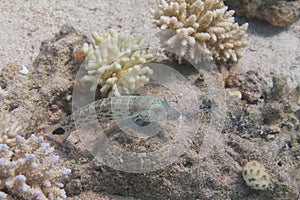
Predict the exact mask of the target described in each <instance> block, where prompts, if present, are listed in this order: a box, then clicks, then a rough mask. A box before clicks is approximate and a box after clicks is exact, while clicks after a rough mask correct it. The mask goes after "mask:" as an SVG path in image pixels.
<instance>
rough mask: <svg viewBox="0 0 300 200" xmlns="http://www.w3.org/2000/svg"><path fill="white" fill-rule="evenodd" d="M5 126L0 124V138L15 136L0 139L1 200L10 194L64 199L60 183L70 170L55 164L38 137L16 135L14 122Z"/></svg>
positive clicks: (27, 197) (55, 161)
mask: <svg viewBox="0 0 300 200" xmlns="http://www.w3.org/2000/svg"><path fill="white" fill-rule="evenodd" d="M5 119H10V118H9V117H7V118H5ZM4 124H5V121H4V122H3V121H1V124H0V127H1V128H0V131H1V135H2V138H3V135H6V134H5V133H9V134H10V135H16V136H15V139H14V140H13V139H10V140H7V139H6V140H3V139H2V141H1V144H0V190H2V191H1V192H0V199H6V198H7V196H9V195H11V196H14V197H18V198H22V199H66V194H65V191H64V190H63V189H62V187H63V184H62V182H61V181H62V179H63V178H65V177H66V176H67V175H68V174H69V173H70V170H69V169H67V168H64V167H60V166H59V165H58V163H59V156H57V155H55V154H54V153H53V151H54V148H52V147H50V145H49V144H48V143H46V142H45V141H44V140H43V137H41V136H40V137H37V136H35V135H31V136H30V137H29V138H28V139H27V140H26V139H24V138H23V137H22V136H20V135H18V134H17V133H16V132H18V131H19V130H20V127H19V126H18V125H17V123H16V122H15V123H14V124H13V125H11V126H10V125H7V124H6V125H4ZM3 130H4V133H3ZM14 131H16V132H14ZM12 141H13V142H12ZM3 189H5V190H3ZM6 191H8V192H9V195H8V194H6V193H5V192H6Z"/></svg>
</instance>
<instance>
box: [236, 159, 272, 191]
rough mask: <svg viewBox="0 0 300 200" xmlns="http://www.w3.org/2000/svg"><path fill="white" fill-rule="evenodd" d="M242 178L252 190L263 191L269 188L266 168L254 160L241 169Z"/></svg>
mask: <svg viewBox="0 0 300 200" xmlns="http://www.w3.org/2000/svg"><path fill="white" fill-rule="evenodd" d="M242 175H243V178H244V180H245V182H246V184H247V185H248V186H249V187H251V188H252V189H256V190H265V189H267V188H268V187H269V184H270V176H269V174H268V173H267V172H266V168H265V167H264V166H263V165H262V164H261V163H259V162H257V161H256V160H253V161H250V162H248V163H247V164H246V165H245V167H244V168H243V172H242Z"/></svg>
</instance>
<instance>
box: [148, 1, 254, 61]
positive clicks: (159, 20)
mask: <svg viewBox="0 0 300 200" xmlns="http://www.w3.org/2000/svg"><path fill="white" fill-rule="evenodd" d="M234 12H235V11H233V10H229V11H228V10H227V6H225V5H224V3H223V1H221V0H205V1H204V0H186V1H184V0H161V4H160V6H159V9H158V10H156V11H154V12H153V15H154V18H155V19H156V25H157V26H158V27H160V28H161V29H162V30H173V31H172V33H171V34H168V35H167V34H163V35H164V36H162V43H163V45H164V47H165V48H166V50H167V51H168V52H171V53H172V54H175V57H177V58H178V59H179V61H180V59H181V57H185V58H186V59H188V60H192V61H194V62H195V63H198V62H199V61H201V60H203V59H208V60H215V61H216V62H227V61H231V62H237V61H238V59H239V58H240V57H241V56H242V49H243V48H244V47H246V45H247V43H246V42H245V41H243V39H244V37H245V35H246V30H247V28H248V24H247V23H245V24H243V25H242V26H239V25H238V23H235V22H234V21H235V20H234V17H233V14H234ZM165 35H167V36H165Z"/></svg>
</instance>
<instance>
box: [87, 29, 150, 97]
mask: <svg viewBox="0 0 300 200" xmlns="http://www.w3.org/2000/svg"><path fill="white" fill-rule="evenodd" d="M92 37H93V39H94V40H95V44H94V45H92V44H87V43H85V44H84V45H83V47H82V51H83V52H84V53H85V55H86V59H87V63H86V65H85V69H86V70H87V73H88V74H87V75H84V76H83V77H82V81H87V82H91V83H92V86H91V91H95V90H96V88H97V86H98V85H100V86H101V89H100V92H101V93H102V94H104V95H106V94H107V96H120V95H121V94H131V93H132V92H134V91H135V90H136V89H138V88H139V87H141V86H143V85H144V84H146V83H147V82H148V81H149V78H148V75H151V74H152V70H151V69H150V68H149V67H147V66H143V65H144V64H145V63H148V62H150V61H151V60H152V58H153V56H152V54H150V53H148V51H147V47H145V46H141V45H140V41H141V36H135V35H132V34H130V33H128V32H121V33H117V31H115V30H109V31H108V32H106V33H96V32H93V33H92Z"/></svg>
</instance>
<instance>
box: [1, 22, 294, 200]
mask: <svg viewBox="0 0 300 200" xmlns="http://www.w3.org/2000/svg"><path fill="white" fill-rule="evenodd" d="M82 42H86V38H85V37H84V35H83V34H82V33H79V32H78V31H76V30H75V29H74V28H72V27H68V26H64V27H62V29H61V30H60V31H59V33H58V34H56V35H55V37H54V38H52V39H49V40H45V41H44V42H43V43H42V44H41V48H40V49H41V50H40V53H39V55H38V57H37V58H36V60H35V62H34V65H33V69H32V70H29V71H30V73H29V74H28V75H27V76H25V75H22V76H20V77H18V72H17V71H16V72H15V75H17V76H15V75H14V76H13V78H14V79H16V78H17V77H18V78H19V79H18V81H17V83H23V84H15V83H16V81H15V80H13V81H11V80H9V81H3V82H4V83H5V84H6V87H5V89H3V90H5V92H6V94H7V96H6V97H5V98H3V99H1V101H0V105H1V108H3V109H7V110H12V112H13V114H14V116H15V117H16V118H17V119H18V121H19V119H22V118H23V117H24V115H26V118H27V121H25V120H22V121H19V122H20V123H19V124H22V127H23V126H25V125H26V126H27V125H28V123H32V124H31V125H30V127H31V128H30V127H29V128H28V129H26V133H31V132H37V131H35V130H40V129H42V128H48V127H49V126H51V125H52V124H54V123H58V122H60V121H61V120H62V119H63V118H64V117H66V115H67V114H70V113H69V112H70V107H71V105H70V104H69V103H68V101H67V99H66V96H69V95H70V94H71V93H70V92H71V91H72V86H69V85H72V84H71V83H72V80H73V79H74V77H75V74H76V72H77V69H78V65H77V63H76V62H75V60H74V57H73V53H74V52H73V50H74V48H76V47H78V48H79V47H81V44H82ZM185 66H188V65H185ZM185 69H187V68H186V67H185V68H184V70H185ZM243 75H244V76H245V77H243V78H238V79H237V80H238V81H239V83H238V84H239V85H238V88H241V90H240V91H241V93H242V99H239V98H237V97H236V96H233V97H230V98H228V101H226V103H227V106H228V109H227V110H228V113H227V119H226V123H227V124H230V126H229V125H228V126H227V127H224V129H223V132H222V134H221V136H220V138H218V141H216V142H217V145H215V146H214V147H213V148H212V149H211V154H210V156H207V157H205V159H201V160H199V155H200V154H202V153H203V152H202V151H200V150H201V148H200V147H201V144H202V143H203V135H205V132H206V130H205V129H204V128H202V127H201V129H199V130H198V131H197V134H196V137H195V138H194V139H193V141H192V146H191V147H190V148H189V149H188V150H187V152H186V153H185V154H184V155H182V156H181V157H180V158H179V159H178V160H176V161H174V163H173V164H172V165H169V166H167V167H165V168H163V169H161V170H158V171H155V172H149V173H141V174H138V173H137V174H131V173H127V172H122V171H117V170H114V169H112V168H110V167H107V166H101V165H100V166H99V165H97V166H95V165H94V163H93V162H92V161H91V160H92V157H91V155H90V154H88V153H87V152H85V151H84V149H85V147H83V144H82V142H80V140H78V139H77V137H76V133H75V134H73V135H71V137H70V140H69V141H68V143H64V144H60V143H56V142H53V143H52V144H51V145H52V146H54V147H55V149H56V151H57V152H59V153H60V155H61V159H63V160H64V161H65V162H66V163H71V166H70V167H71V168H72V174H71V175H70V176H69V179H68V180H67V182H66V183H65V187H64V188H65V191H66V194H67V196H68V199H88V198H91V196H92V195H95V196H97V195H98V196H97V197H95V196H92V197H95V198H94V199H101V197H99V196H102V195H103V196H105V197H106V198H107V199H108V197H107V195H110V194H117V195H120V196H123V197H121V198H119V199H124V197H125V198H126V197H130V198H139V199H201V200H202V199H203V200H208V199H260V200H262V199H298V197H299V190H298V189H299V173H298V176H296V178H295V176H293V175H292V174H293V173H294V172H295V170H299V167H300V166H299V163H300V157H299V155H300V154H299V149H300V142H299V141H300V134H299V131H297V130H294V131H292V130H293V129H288V130H287V131H285V130H284V129H279V130H277V131H276V132H275V133H274V132H271V130H270V129H271V126H269V125H267V124H264V118H263V117H262V110H261V109H260V108H261V107H263V101H264V98H261V97H262V96H263V97H265V98H268V99H270V100H268V101H269V102H270V103H271V101H272V100H271V99H273V101H277V100H278V99H280V98H279V97H277V98H276V99H277V100H275V97H276V95H275V93H274V95H266V96H265V95H263V92H262V91H263V90H266V88H267V87H270V86H267V85H265V84H264V82H265V79H263V80H261V77H259V76H257V73H249V74H243ZM186 76H187V80H188V81H189V82H190V84H191V85H192V87H193V88H194V89H196V90H197V95H199V102H201V101H202V104H203V105H201V103H200V105H199V106H201V108H200V109H201V110H204V111H205V112H206V111H207V110H208V111H207V112H214V109H215V108H216V107H218V106H220V104H219V103H218V102H217V101H216V102H214V101H213V100H211V102H209V99H207V100H205V101H203V99H205V98H202V97H203V96H205V94H206V93H207V87H206V85H207V82H206V78H205V76H203V77H200V78H199V75H198V74H192V75H190V74H187V75H186ZM26 77H29V80H30V81H31V82H29V83H27V84H24V80H26V79H25V78H26ZM198 78H199V79H198ZM1 80H2V78H1V76H0V81H1ZM26 81H27V80H26ZM176 81H177V80H176V79H172V82H170V84H171V85H173V84H175V83H176ZM278 82H279V81H278ZM33 83H34V84H33ZM54 83H56V84H54ZM1 86H2V85H1ZM150 86H151V87H150ZM147 87H149V88H150V90H152V91H153V92H152V93H151V94H154V95H157V93H156V92H157V91H158V92H161V93H164V95H165V96H164V97H165V98H167V99H169V97H170V96H172V94H170V93H169V91H168V90H163V88H161V87H160V88H158V90H157V88H153V86H152V85H149V86H147ZM277 88H280V87H277ZM173 89H174V90H175V91H176V92H182V90H181V88H173ZM242 89H243V90H245V91H242ZM276 90H277V91H278V89H274V90H273V91H276ZM24 91H25V92H24ZM299 91H300V89H299V88H298V89H294V88H289V87H287V86H286V89H285V92H286V93H290V92H291V95H290V97H289V101H290V103H291V109H292V113H291V114H293V115H294V117H295V116H297V117H298V119H299V115H300V114H299V113H300V111H299V107H298V108H297V107H296V106H297V102H298V105H300V100H299V96H300V95H299V94H300V93H299ZM84 92H86V90H84ZM248 93H249V94H254V95H253V96H249V98H248V97H247V98H245V96H246V94H248ZM83 94H84V93H83ZM266 94H269V93H268V92H267V93H266ZM277 94H278V95H283V97H284V98H285V97H286V94H285V93H284V92H283V93H279V92H278V93H277ZM167 95H169V96H167ZM297 95H298V96H297ZM1 97H2V96H1ZM185 98H186V99H188V98H190V97H189V96H187V97H185ZM173 102H176V100H175V99H174V101H173ZM184 106H185V107H184V108H185V109H190V107H191V106H190V104H189V103H186V104H185V105H184ZM297 110H298V111H297ZM12 112H11V113H12ZM26 112H28V113H29V114H30V115H28V116H27V114H26ZM291 114H284V115H283V116H284V119H289V118H286V117H287V116H289V115H291ZM205 116H208V117H209V115H205ZM269 116H270V115H269ZM265 118H268V116H267V115H266V116H265ZM291 119H293V118H291ZM49 120H51V121H50V122H49ZM203 120H206V121H209V120H213V119H209V118H205V117H203ZM293 121H294V120H292V121H291V122H293ZM21 122H22V123H21ZM280 122H284V120H283V121H280V120H279V121H278V122H276V123H275V124H274V125H278V124H280ZM298 122H299V121H298ZM272 125H273V124H272ZM226 128H227V129H226ZM295 128H296V127H295ZM269 130H270V131H269ZM22 132H24V131H22ZM116 132H117V130H116V131H113V133H112V135H111V137H110V138H111V139H112V140H113V142H116V143H119V144H121V145H123V146H122V147H121V148H124V149H129V148H127V147H126V146H127V145H128V146H129V145H132V146H133V144H136V143H135V141H132V140H131V139H130V138H129V137H128V136H127V135H126V134H124V133H116ZM168 132H172V131H167V132H166V133H167V134H168ZM24 134H25V132H24ZM108 134H110V133H108ZM171 134H172V133H171ZM171 136H173V135H171ZM268 136H272V137H268ZM26 138H28V137H26ZM265 138H266V139H265ZM267 138H269V139H267ZM153 140H154V142H155V143H151V145H152V144H153V145H152V146H151V145H149V146H148V145H145V143H141V144H140V145H139V146H138V148H140V150H141V151H144V149H146V150H149V147H150V148H152V147H153V148H156V147H157V146H158V145H160V144H162V143H163V142H164V141H165V140H168V138H167V139H166V138H165V136H162V135H161V134H160V133H159V134H158V135H157V136H155V137H153ZM167 142H168V141H167ZM55 145H56V146H55ZM135 150H136V149H134V151H135ZM150 150H151V149H150ZM71 151H72V153H70V152H71ZM86 158H89V159H88V161H86V162H84V163H82V162H80V160H86ZM248 160H258V161H260V162H261V163H265V164H267V163H268V165H267V166H266V165H265V167H268V173H269V175H270V177H272V182H273V183H274V189H273V191H272V192H268V191H253V190H251V189H250V188H249V187H248V186H247V185H246V184H245V182H244V180H243V178H242V175H241V171H242V168H243V166H244V165H245V163H246V161H248ZM292 172H293V173H292ZM220 177H222V178H220ZM20 178H21V177H20ZM295 179H296V182H295ZM297 184H298V185H297ZM1 192H2V193H1ZM1 192H0V197H3V196H5V194H4V193H7V194H8V195H7V196H9V195H10V193H9V190H8V189H4V188H3V189H1ZM103 193H105V195H104V194H103ZM76 195H81V196H76ZM72 196H73V197H72ZM105 197H103V198H105ZM7 198H8V197H7ZM14 199H16V198H14ZM116 199H118V198H116Z"/></svg>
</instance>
